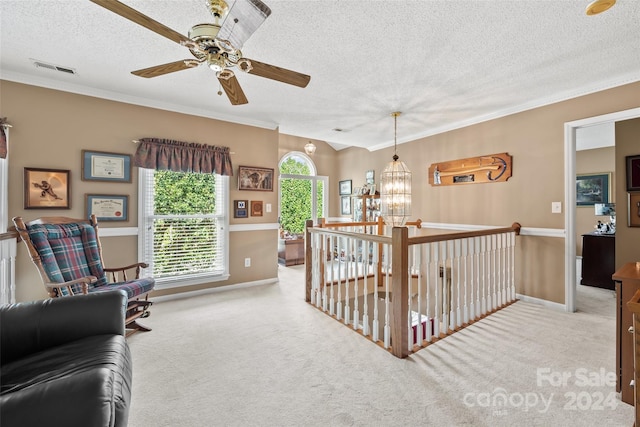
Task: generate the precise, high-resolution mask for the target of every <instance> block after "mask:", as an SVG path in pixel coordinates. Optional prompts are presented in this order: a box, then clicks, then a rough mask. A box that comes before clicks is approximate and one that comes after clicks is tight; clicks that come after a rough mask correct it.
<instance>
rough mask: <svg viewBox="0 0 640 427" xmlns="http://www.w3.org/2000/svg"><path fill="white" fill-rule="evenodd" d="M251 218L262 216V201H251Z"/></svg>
mask: <svg viewBox="0 0 640 427" xmlns="http://www.w3.org/2000/svg"><path fill="white" fill-rule="evenodd" d="M251 216H262V200H252V201H251Z"/></svg>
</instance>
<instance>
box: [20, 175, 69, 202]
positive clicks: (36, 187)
mask: <svg viewBox="0 0 640 427" xmlns="http://www.w3.org/2000/svg"><path fill="white" fill-rule="evenodd" d="M70 186H71V172H70V171H69V170H64V169H41V168H24V208H25V209H71V189H70Z"/></svg>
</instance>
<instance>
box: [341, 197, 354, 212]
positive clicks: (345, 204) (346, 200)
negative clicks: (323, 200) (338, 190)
mask: <svg viewBox="0 0 640 427" xmlns="http://www.w3.org/2000/svg"><path fill="white" fill-rule="evenodd" d="M340 214H342V215H351V196H342V197H340Z"/></svg>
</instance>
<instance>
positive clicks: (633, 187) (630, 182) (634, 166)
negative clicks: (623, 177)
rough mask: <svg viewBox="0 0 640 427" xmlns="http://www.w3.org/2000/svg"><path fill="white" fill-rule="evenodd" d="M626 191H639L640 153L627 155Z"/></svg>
mask: <svg viewBox="0 0 640 427" xmlns="http://www.w3.org/2000/svg"><path fill="white" fill-rule="evenodd" d="M625 159H626V160H627V191H640V154H639V155H637V156H627V157H625Z"/></svg>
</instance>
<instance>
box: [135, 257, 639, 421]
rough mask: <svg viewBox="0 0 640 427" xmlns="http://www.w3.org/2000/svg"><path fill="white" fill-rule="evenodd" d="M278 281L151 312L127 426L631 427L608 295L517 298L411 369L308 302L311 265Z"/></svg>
mask: <svg viewBox="0 0 640 427" xmlns="http://www.w3.org/2000/svg"><path fill="white" fill-rule="evenodd" d="M279 273H280V280H279V282H278V283H274V284H270V285H262V286H255V287H250V288H240V289H234V290H227V291H219V292H213V293H210V294H206V295H200V296H196V297H192V298H183V299H174V300H164V301H160V302H158V303H156V304H155V305H154V306H153V310H152V316H151V317H149V318H148V319H144V320H145V321H146V324H148V325H149V326H151V327H153V328H154V329H153V331H152V332H149V333H138V334H134V335H133V336H131V337H130V338H129V344H130V346H131V349H132V352H133V357H134V388H133V399H132V406H131V414H130V423H129V425H130V426H132V427H146V426H153V427H158V426H349V425H353V426H418V425H420V426H422V425H425V426H426V425H429V426H431V425H433V426H464V425H467V426H631V425H632V424H633V407H632V406H630V405H627V404H624V403H621V402H620V401H619V400H618V397H617V394H616V393H615V382H614V383H613V385H611V384H607V381H606V376H607V373H608V375H609V376H613V374H612V372H613V371H614V368H615V359H614V358H615V314H614V313H615V312H614V310H615V308H614V307H615V299H614V298H611V296H612V293H611V291H602V290H599V289H588V290H586V291H585V292H586V294H585V292H583V290H582V289H579V297H578V307H579V309H580V311H579V312H577V313H574V314H567V313H562V312H557V311H552V310H549V309H545V308H543V307H541V306H538V305H534V304H530V303H525V302H522V301H520V302H517V303H515V304H513V305H511V306H509V307H507V308H506V309H504V310H502V311H500V312H498V313H496V314H494V315H491V316H490V317H488V318H486V319H484V320H482V321H480V322H478V323H476V324H474V325H472V326H470V327H468V328H466V329H464V330H463V331H461V332H459V333H456V334H454V335H452V336H450V337H448V338H446V339H444V340H442V341H440V342H438V343H436V344H434V345H432V346H430V347H428V348H426V349H423V350H421V351H419V352H418V353H415V354H413V355H412V356H410V357H409V358H407V359H404V360H400V359H397V358H395V357H393V356H391V355H390V354H388V353H387V352H386V351H384V350H382V349H381V348H379V347H377V346H376V345H374V344H373V343H371V342H369V341H368V340H366V339H364V338H362V337H361V336H360V335H358V334H356V333H354V332H353V331H350V330H348V329H347V328H346V327H345V326H343V325H340V324H339V323H338V322H337V321H335V320H333V319H331V318H329V317H328V316H326V315H325V314H323V313H321V312H320V311H318V310H317V309H315V308H313V307H311V306H310V305H308V304H306V303H305V302H304V280H303V277H304V270H303V267H292V268H285V267H280V268H279ZM580 288H582V287H580ZM590 294H593V295H590ZM594 299H595V300H597V301H596V302H595V303H591V302H590V301H593V300H594ZM598 299H599V300H598ZM590 304H592V305H594V306H597V308H598V312H597V313H589V312H588V310H589V307H590ZM607 304H609V308H603V305H607ZM539 373H540V374H539ZM543 373H545V374H544V375H543ZM601 374H603V376H604V377H605V378H602V377H601ZM562 376H564V377H565V378H566V380H565V381H564V382H562V381H558V382H557V383H553V384H551V383H552V380H555V379H556V378H561V377H562ZM586 380H589V381H586ZM585 382H590V383H589V384H585Z"/></svg>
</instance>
